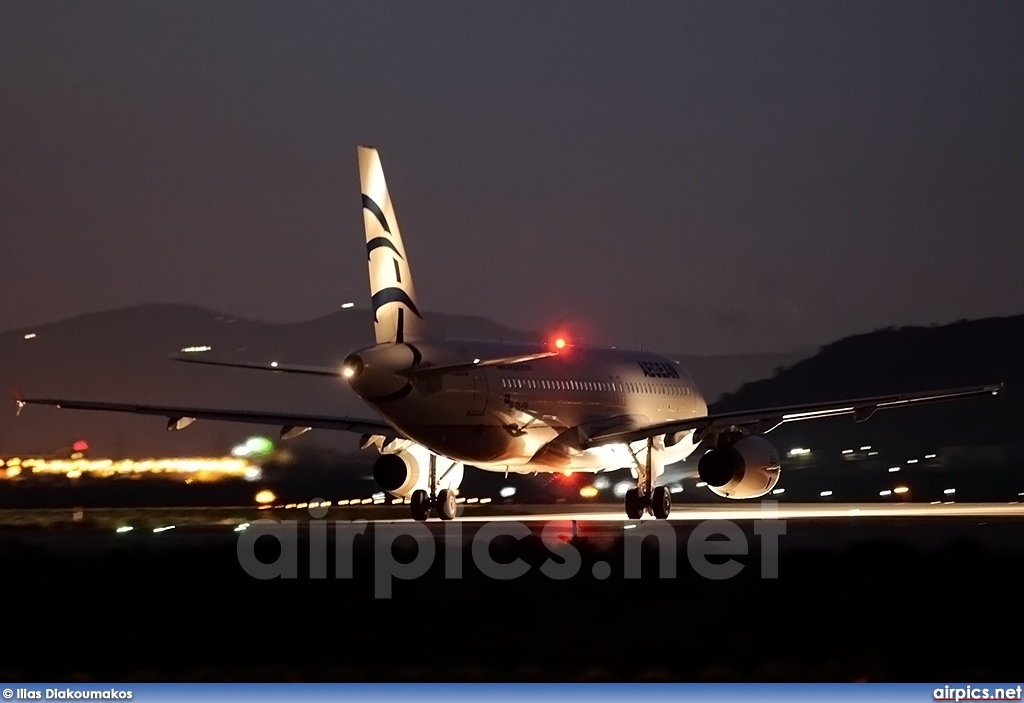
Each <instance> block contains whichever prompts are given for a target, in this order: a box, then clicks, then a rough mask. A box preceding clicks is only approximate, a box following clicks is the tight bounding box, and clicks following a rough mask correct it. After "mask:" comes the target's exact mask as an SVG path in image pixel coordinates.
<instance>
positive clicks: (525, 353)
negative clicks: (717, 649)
mask: <svg viewBox="0 0 1024 703" xmlns="http://www.w3.org/2000/svg"><path fill="white" fill-rule="evenodd" d="M357 154H358V163H359V178H360V186H361V190H362V193H361V195H362V212H363V225H364V232H365V236H366V255H367V261H368V268H369V279H370V301H371V307H372V311H373V315H374V322H373V328H374V335H375V342H376V343H375V344H373V345H371V346H367V347H365V348H362V349H357V350H355V351H353V352H352V353H351V354H349V355H348V356H347V357H346V358H345V359H344V361H343V363H342V364H341V366H340V367H330V366H326V367H325V366H309V365H301V364H285V363H279V362H276V361H274V362H267V363H262V362H248V361H234V360H230V359H213V358H209V354H208V352H209V350H208V349H206V348H199V349H198V350H190V351H189V352H187V353H182V354H177V355H175V356H173V357H172V358H174V359H176V360H178V361H186V362H194V363H202V364H211V365H217V366H227V367H237V368H246V369H255V370H263V371H272V372H274V373H291V374H307V375H315V376H325V377H331V378H336V379H343V380H344V381H345V382H347V383H348V385H349V386H350V387H351V389H352V390H353V391H354V392H355V393H356V394H357V395H358V396H359V397H360V398H361V399H362V400H363V401H365V402H366V404H367V405H369V406H370V407H371V408H373V409H374V410H375V411H376V412H377V414H378V415H379V416H380V417H379V419H366V418H353V417H344V416H331V415H314V414H289V413H273V412H260V411H251V410H221V409H211V408H199V407H180V406H165V405H144V404H137V405H136V404H124V403H107V402H95V401H81V400H69V399H47V398H24V397H21V396H20V395H19V394H16V402H17V405H18V410H19V412H20V411H21V408H22V407H24V406H25V405H30V404H33V405H49V406H55V407H57V408H70V409H82V410H97V411H110V412H127V413H135V414H142V415H156V416H164V417H166V418H167V429H168V430H171V431H174V430H182V429H184V428H185V427H187V426H188V425H190V424H192V423H193V422H194V421H196V420H197V419H198V420H219V421H229V422H243V423H256V424H263V425H278V426H280V427H281V428H282V429H281V434H280V436H281V438H282V439H283V440H284V439H290V438H292V437H296V436H299V435H301V434H303V433H305V432H308V431H309V430H312V429H318V430H319V429H324V430H344V431H349V432H354V433H359V434H361V435H362V437H361V440H360V448H362V449H368V448H370V447H374V448H375V449H376V451H377V453H378V454H379V456H378V458H377V459H376V461H375V463H374V468H373V476H374V479H375V481H376V482H377V483H378V484H379V485H380V487H381V488H382V489H383V490H385V491H387V492H388V493H390V494H391V495H393V496H395V497H399V498H405V499H408V503H409V505H410V508H411V512H412V517H413V519H415V520H418V521H424V520H427V519H429V517H430V516H431V514H432V513H436V514H437V516H438V517H439V518H440V519H441V520H452V519H454V518H455V517H456V516H457V493H458V489H459V486H460V485H461V482H462V478H463V475H464V471H465V467H466V466H470V467H475V468H477V469H481V470H484V471H496V472H502V473H505V474H508V473H517V474H538V473H542V472H567V473H573V472H586V473H597V472H604V471H613V470H620V469H623V468H629V469H630V471H631V475H632V479H633V480H635V487H632V488H630V489H629V490H627V491H626V493H625V497H624V508H625V513H626V516H627V517H628V518H629V519H640V518H642V517H643V516H644V514H645V513H649V514H650V515H652V516H653V517H654V518H656V519H665V518H667V517H668V516H669V513H670V510H671V505H672V497H671V493H670V491H669V489H668V488H667V487H666V486H664V485H659V483H658V479H659V477H661V476H662V474H663V473H664V471H665V466H666V465H668V464H672V463H675V462H678V461H681V460H683V459H686V458H687V457H689V456H690V455H691V454H693V452H694V451H696V450H697V448H698V447H702V448H703V450H704V453H703V455H702V456H700V459H699V463H698V467H697V471H698V474H699V476H700V479H701V481H703V482H704V483H706V484H707V487H708V488H709V489H710V490H711V491H712V492H713V493H715V494H716V495H719V496H722V497H725V498H730V499H755V498H760V497H762V496H764V495H766V494H768V493H769V492H770V491H772V490H773V489H774V487H775V485H776V484H777V483H778V481H779V475H780V469H781V464H780V460H779V452H778V451H777V450H776V449H775V447H774V446H772V444H771V443H770V442H769V441H768V440H767V439H766V438H765V435H766V434H768V433H769V432H771V431H772V430H773V429H775V428H777V427H779V426H780V425H782V424H784V423H789V422H797V421H805V420H812V419H817V418H825V417H836V416H845V415H849V416H853V419H854V420H855V421H857V422H863V421H865V420H867V419H868V418H870V417H871V416H872V415H873V414H874V413H875V412H876V411H878V410H883V409H888V408H896V407H903V406H909V405H918V404H923V403H930V402H933V401H942V400H948V399H952V398H962V397H967V396H975V395H983V394H993V395H995V394H997V393H999V391H1000V390H1001V389H1002V384H997V385H982V386H971V387H962V388H952V389H945V390H936V391H925V392H915V393H901V394H894V395H885V396H875V397H867V398H854V399H846V400H839V401H828V402H821V403H811V404H803V405H794V406H787V407H774V408H761V409H754V410H749V411H742V412H723V413H711V414H709V413H708V407H707V404H706V403H705V400H704V398H703V397H702V396H701V394H700V391H699V390H698V388H697V386H696V384H695V383H694V382H693V379H692V378H691V377H690V376H689V375H688V374H687V373H686V371H685V370H684V369H683V368H682V366H681V365H680V364H679V362H677V361H674V360H672V359H669V358H666V357H664V356H660V355H658V354H655V353H653V352H650V351H642V350H636V351H633V350H626V349H614V348H611V349H609V348H598V347H592V346H585V345H578V344H573V343H572V340H568V339H565V338H564V337H557V338H554V339H551V340H546V341H539V342H536V343H504V342H501V343H499V342H493V341H474V340H448V339H440V338H437V337H432V336H431V335H430V332H429V329H428V324H427V320H426V319H425V316H424V314H423V312H422V307H421V304H420V300H419V298H418V296H417V295H416V290H415V287H414V286H413V278H412V272H411V269H410V259H409V256H408V254H407V252H406V249H405V245H404V242H403V239H402V235H401V234H400V231H399V227H398V220H397V218H396V216H395V208H394V204H393V202H392V199H391V195H390V192H389V190H388V186H387V183H386V181H385V179H384V170H383V168H382V166H381V161H380V155H379V154H378V152H377V150H376V149H375V148H373V147H368V146H360V147H358V148H357ZM631 482H632V481H631Z"/></svg>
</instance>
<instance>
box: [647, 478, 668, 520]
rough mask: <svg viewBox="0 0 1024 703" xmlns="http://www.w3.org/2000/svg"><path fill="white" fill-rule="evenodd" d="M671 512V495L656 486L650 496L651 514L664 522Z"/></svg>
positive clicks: (665, 489)
mask: <svg viewBox="0 0 1024 703" xmlns="http://www.w3.org/2000/svg"><path fill="white" fill-rule="evenodd" d="M671 511H672V494H671V493H669V492H668V489H667V488H665V487H664V486H658V487H657V488H655V489H654V493H653V494H652V495H651V514H652V515H654V517H656V518H657V519H659V520H664V519H665V518H667V517H668V514H669V513H670V512H671Z"/></svg>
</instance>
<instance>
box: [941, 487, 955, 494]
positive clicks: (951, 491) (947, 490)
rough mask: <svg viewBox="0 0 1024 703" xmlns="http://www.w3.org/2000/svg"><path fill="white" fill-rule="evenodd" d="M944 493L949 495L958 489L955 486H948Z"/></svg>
mask: <svg viewBox="0 0 1024 703" xmlns="http://www.w3.org/2000/svg"><path fill="white" fill-rule="evenodd" d="M943 493H945V494H946V495H948V496H951V495H953V494H954V493H956V489H955V488H947V489H946V490H944V491H943Z"/></svg>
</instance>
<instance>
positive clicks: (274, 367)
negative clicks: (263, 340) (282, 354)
mask: <svg viewBox="0 0 1024 703" xmlns="http://www.w3.org/2000/svg"><path fill="white" fill-rule="evenodd" d="M270 368H272V369H276V368H277V362H276V361H271V362H270Z"/></svg>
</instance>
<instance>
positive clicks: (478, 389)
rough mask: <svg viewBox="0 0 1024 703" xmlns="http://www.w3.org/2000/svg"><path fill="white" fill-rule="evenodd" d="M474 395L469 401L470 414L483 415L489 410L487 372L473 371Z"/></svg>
mask: <svg viewBox="0 0 1024 703" xmlns="http://www.w3.org/2000/svg"><path fill="white" fill-rule="evenodd" d="M471 375H472V377H473V397H472V398H471V399H470V401H469V413H468V414H469V415H483V414H484V411H485V410H487V372H486V371H484V370H483V369H481V370H479V371H473V372H472V373H471Z"/></svg>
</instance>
